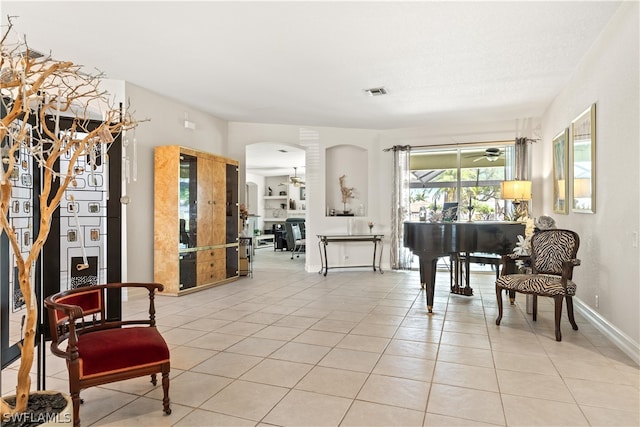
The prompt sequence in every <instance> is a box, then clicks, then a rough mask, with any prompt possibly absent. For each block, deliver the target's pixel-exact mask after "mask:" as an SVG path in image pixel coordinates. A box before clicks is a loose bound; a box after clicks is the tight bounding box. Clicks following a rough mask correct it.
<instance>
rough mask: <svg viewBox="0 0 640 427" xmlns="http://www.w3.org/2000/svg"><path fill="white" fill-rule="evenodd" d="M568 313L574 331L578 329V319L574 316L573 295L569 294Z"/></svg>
mask: <svg viewBox="0 0 640 427" xmlns="http://www.w3.org/2000/svg"><path fill="white" fill-rule="evenodd" d="M566 298H567V314H568V315H569V322H570V323H571V327H572V328H573V330H574V331H577V330H578V324H577V323H576V319H575V318H574V317H573V297H571V296H569V295H567V297H566Z"/></svg>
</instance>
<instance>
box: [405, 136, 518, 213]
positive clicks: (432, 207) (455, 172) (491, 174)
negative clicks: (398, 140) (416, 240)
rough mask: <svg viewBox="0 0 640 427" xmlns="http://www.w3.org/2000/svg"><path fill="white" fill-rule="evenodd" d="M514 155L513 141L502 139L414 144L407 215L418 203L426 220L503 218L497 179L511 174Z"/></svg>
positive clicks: (505, 177) (417, 210)
mask: <svg viewBox="0 0 640 427" xmlns="http://www.w3.org/2000/svg"><path fill="white" fill-rule="evenodd" d="M512 159H513V143H510V142H504V141H503V142H500V143H487V144H482V145H476V144H474V145H470V146H467V147H464V148H461V147H452V148H437V149H423V150H415V151H414V150H412V151H411V159H410V169H411V191H410V200H411V219H412V220H416V221H417V220H418V219H419V216H420V210H421V208H423V211H424V210H426V212H427V216H428V217H427V220H437V221H440V220H444V221H448V220H449V221H453V220H458V221H468V220H470V219H471V220H474V221H487V220H502V219H504V208H505V207H504V201H503V200H501V199H500V183H501V182H502V181H504V180H505V179H508V178H510V171H511V169H512V168H511V166H510V165H511V164H512Z"/></svg>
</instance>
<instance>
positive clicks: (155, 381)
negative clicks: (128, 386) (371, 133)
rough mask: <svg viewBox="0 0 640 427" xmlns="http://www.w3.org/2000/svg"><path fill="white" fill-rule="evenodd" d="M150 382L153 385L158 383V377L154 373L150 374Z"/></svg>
mask: <svg viewBox="0 0 640 427" xmlns="http://www.w3.org/2000/svg"><path fill="white" fill-rule="evenodd" d="M151 384H153V385H156V384H158V379H157V377H156V374H151Z"/></svg>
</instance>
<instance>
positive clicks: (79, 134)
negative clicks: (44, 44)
mask: <svg viewBox="0 0 640 427" xmlns="http://www.w3.org/2000/svg"><path fill="white" fill-rule="evenodd" d="M14 36H15V30H14V28H13V23H12V20H11V18H9V23H8V26H7V29H6V31H5V32H4V33H3V36H2V39H1V40H0V53H1V58H0V91H1V98H2V108H3V111H2V118H1V121H0V157H1V166H2V167H1V168H0V225H1V227H2V233H6V235H7V237H8V240H9V245H10V247H11V250H12V251H13V253H14V256H15V262H16V267H17V271H18V281H19V287H20V292H21V293H22V298H23V299H22V300H21V302H22V303H23V304H24V310H25V311H26V314H25V323H24V334H23V340H22V342H21V344H20V366H19V371H18V378H17V386H16V395H15V404H13V405H10V404H9V403H7V401H6V400H4V399H2V400H0V417H1V418H0V419H1V420H2V421H3V422H6V421H8V420H11V419H12V418H18V416H17V414H21V413H24V411H25V410H26V409H27V403H28V399H29V394H30V386H31V379H30V375H29V371H30V370H31V367H32V365H33V359H34V352H35V348H34V347H35V339H36V331H37V327H38V325H37V322H38V303H37V301H36V297H35V285H34V280H33V268H34V265H35V262H36V260H37V259H38V256H39V254H40V251H41V249H42V247H43V245H44V243H45V242H46V240H47V237H48V235H49V230H50V226H51V220H52V216H53V213H54V211H55V210H56V208H57V207H58V206H59V204H60V201H61V200H62V199H63V196H64V193H65V191H66V190H67V188H69V187H70V186H71V187H73V186H75V185H76V177H77V176H78V175H79V174H82V173H83V172H85V170H86V169H91V168H93V167H94V166H95V165H96V159H97V158H98V157H99V155H100V153H105V152H106V150H108V148H109V146H110V145H111V144H112V143H113V141H114V139H115V137H116V136H117V135H118V134H120V133H122V132H123V131H125V130H127V129H130V128H132V127H134V126H136V124H137V123H136V122H135V121H134V120H133V119H132V117H131V116H130V115H129V114H128V112H127V109H126V108H123V107H121V106H119V107H114V106H112V105H111V102H112V101H111V100H110V98H109V94H108V93H107V92H105V91H103V90H102V89H101V88H100V83H101V82H102V81H103V80H104V78H103V76H102V75H101V74H98V75H95V74H88V73H85V72H84V71H82V69H81V67H80V66H78V65H75V64H73V63H72V62H68V61H58V60H54V59H53V58H52V57H51V56H50V55H42V54H36V52H34V51H32V50H30V49H29V47H28V45H27V43H26V41H24V39H23V40H20V39H19V38H16V39H17V40H18V41H12V38H14ZM61 116H63V117H65V118H67V119H68V120H70V121H71V123H72V124H71V127H70V128H69V129H67V130H61V129H60V127H59V120H60V117H61ZM96 118H97V119H96ZM89 123H91V126H89ZM25 156H27V157H29V158H30V159H31V160H30V161H32V162H33V163H34V164H36V165H38V166H39V169H40V171H41V172H40V174H41V186H40V187H41V188H40V189H38V191H39V193H37V192H36V193H35V194H36V195H37V197H38V200H39V216H40V217H39V228H38V229H37V230H34V234H35V235H34V236H31V239H32V240H30V241H29V242H28V245H26V246H27V247H28V251H25V249H24V246H22V247H21V244H24V241H19V239H18V236H17V235H16V233H15V231H14V225H13V224H12V222H11V220H10V218H9V209H10V207H11V206H10V205H11V198H12V188H13V186H14V183H15V182H16V178H15V172H16V171H17V168H19V167H21V166H22V165H21V164H20V162H21V161H23V159H24V158H25ZM63 156H64V158H65V159H66V160H67V161H68V163H66V164H68V165H69V166H68V167H66V168H65V169H64V170H62V169H61V170H59V171H58V170H56V164H57V163H56V162H57V161H58V159H60V158H62V157H63ZM79 160H81V161H79ZM54 181H56V182H55V184H57V186H56V185H54ZM22 239H23V240H24V236H22Z"/></svg>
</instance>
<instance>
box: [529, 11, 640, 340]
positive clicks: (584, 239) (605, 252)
mask: <svg viewBox="0 0 640 427" xmlns="http://www.w3.org/2000/svg"><path fill="white" fill-rule="evenodd" d="M638 15H639V11H638V3H637V2H625V3H623V5H622V6H621V7H620V9H619V10H618V13H617V14H616V15H615V17H614V18H613V19H612V21H611V22H610V23H609V25H608V26H607V27H606V29H605V30H604V32H603V33H602V34H601V35H600V37H599V39H598V40H597V42H596V43H595V45H594V46H593V47H592V49H591V51H590V52H589V53H588V55H587V56H586V57H585V58H584V59H583V61H582V62H581V63H580V64H579V66H578V68H577V70H576V72H575V74H574V75H573V76H572V78H571V80H570V81H569V82H567V84H566V86H565V87H564V89H563V90H562V91H561V93H560V94H559V95H558V96H557V97H556V99H555V100H554V101H553V103H552V104H551V105H550V106H549V107H548V108H547V110H546V111H545V113H544V115H543V117H542V121H543V134H544V141H543V144H541V146H539V147H536V152H535V153H534V159H535V165H534V171H535V177H534V179H535V182H536V186H537V188H539V189H540V191H541V192H542V193H543V198H542V204H541V205H538V206H541V208H540V209H535V211H534V212H535V214H537V215H540V214H543V213H544V214H550V215H552V216H553V217H554V218H555V219H556V221H557V224H558V226H559V227H562V228H569V229H572V230H575V231H576V232H577V233H578V234H579V235H580V239H581V246H580V251H579V253H578V257H579V258H581V260H582V265H581V266H580V267H578V268H577V269H576V270H575V272H574V280H575V282H576V283H577V284H578V291H577V295H576V296H577V298H578V299H579V300H580V301H581V302H582V303H584V304H586V305H587V306H588V307H589V308H590V309H591V310H593V311H594V312H596V313H598V315H599V316H601V317H602V318H604V319H605V321H608V322H610V323H611V324H613V325H615V326H616V327H617V328H619V329H620V330H621V331H622V332H623V333H624V334H626V335H627V336H628V337H630V339H631V340H633V341H634V342H635V347H636V348H637V347H638V343H639V342H640V330H639V328H640V317H639V314H638V313H639V310H638V306H639V303H640V293H639V288H640V286H639V283H640V273H639V268H638V264H639V262H638V261H639V252H638V248H637V247H634V246H633V245H632V242H633V239H634V235H633V233H636V235H637V233H638V231H639V229H640V227H639V223H640V217H639V215H640V207H639V200H640V197H639V188H640V185H639V182H640V175H639V173H638V168H639V167H640V160H639V154H638V153H639V145H640V144H639V141H640V130H639V124H638V121H639V117H640V111H639V103H640V101H639V93H640V82H639V70H638V63H639V61H640V59H639V52H640V48H639V47H638V40H639V34H638ZM592 103H596V213H595V214H581V213H569V214H568V215H558V214H554V213H553V205H552V181H551V175H552V169H551V168H552V165H551V160H552V146H551V139H552V138H553V136H554V135H556V134H557V133H558V132H560V131H562V130H563V129H564V128H566V127H570V123H571V121H572V120H573V119H574V118H575V117H576V116H577V115H578V114H580V113H581V112H582V111H584V110H585V109H586V108H587V107H588V106H589V105H591V104H592ZM569 169H570V170H571V167H570V168H569ZM596 295H597V296H598V297H599V307H596V304H595V300H596Z"/></svg>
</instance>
